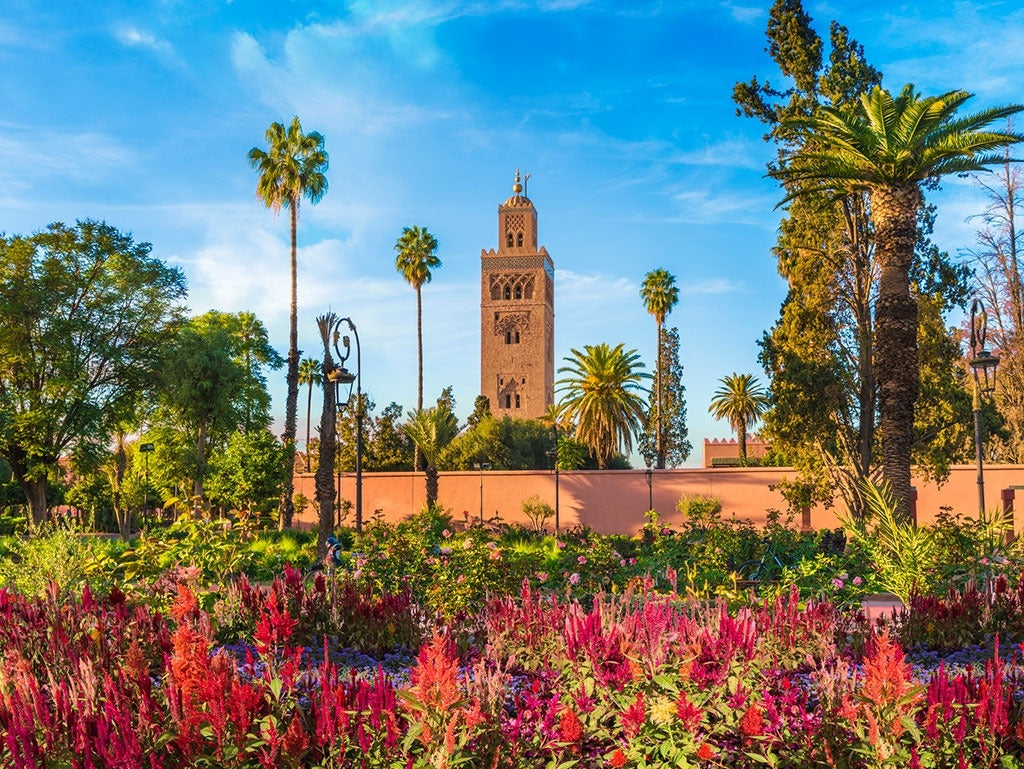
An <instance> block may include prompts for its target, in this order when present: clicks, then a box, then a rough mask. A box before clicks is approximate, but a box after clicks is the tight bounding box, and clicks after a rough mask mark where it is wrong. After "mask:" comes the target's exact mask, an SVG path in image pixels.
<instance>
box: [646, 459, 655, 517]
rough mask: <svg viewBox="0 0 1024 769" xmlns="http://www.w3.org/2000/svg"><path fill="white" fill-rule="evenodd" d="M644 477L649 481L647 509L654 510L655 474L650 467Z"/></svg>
mask: <svg viewBox="0 0 1024 769" xmlns="http://www.w3.org/2000/svg"><path fill="white" fill-rule="evenodd" d="M644 477H645V478H646V479H647V509H648V510H653V509H654V483H653V481H654V472H653V471H652V470H651V468H650V466H648V468H647V469H646V470H644Z"/></svg>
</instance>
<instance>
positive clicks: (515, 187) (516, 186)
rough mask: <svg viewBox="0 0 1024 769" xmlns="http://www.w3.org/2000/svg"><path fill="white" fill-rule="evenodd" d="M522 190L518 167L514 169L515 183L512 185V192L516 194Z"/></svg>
mask: <svg viewBox="0 0 1024 769" xmlns="http://www.w3.org/2000/svg"><path fill="white" fill-rule="evenodd" d="M522 191H523V185H521V184H520V183H519V169H518V168H517V169H516V183H515V184H513V185H512V192H514V193H515V194H516V195H518V194H519V193H520V192H522Z"/></svg>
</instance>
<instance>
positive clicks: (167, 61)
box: [113, 26, 185, 69]
mask: <svg viewBox="0 0 1024 769" xmlns="http://www.w3.org/2000/svg"><path fill="white" fill-rule="evenodd" d="M113 34H114V38H115V39H116V40H117V41H118V42H119V43H121V45H123V46H125V47H127V48H141V49H143V50H146V51H149V52H150V53H152V54H153V55H154V56H156V58H157V60H158V61H160V62H161V63H162V64H164V65H165V66H167V67H172V68H175V69H182V68H184V66H185V60H184V59H183V58H182V57H181V55H180V54H179V53H178V51H177V50H176V49H175V48H174V46H173V45H171V43H169V42H168V41H167V40H162V39H160V38H158V37H156V36H155V35H153V34H152V33H150V32H146V31H145V30H141V29H139V28H138V27H133V26H121V27H118V28H116V29H115V30H114V31H113Z"/></svg>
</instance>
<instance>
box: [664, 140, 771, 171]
mask: <svg viewBox="0 0 1024 769" xmlns="http://www.w3.org/2000/svg"><path fill="white" fill-rule="evenodd" d="M770 155H771V149H770V148H768V147H767V146H766V145H765V143H764V142H760V141H755V140H753V139H727V140H725V141H720V142H714V143H711V144H705V145H704V146H703V147H697V148H695V149H690V150H682V151H680V152H676V153H674V154H673V155H672V156H671V158H670V160H671V162H673V163H679V164H680V165H692V166H715V167H717V168H730V167H731V168H758V169H760V168H764V167H765V160H766V158H767V157H769V156H770Z"/></svg>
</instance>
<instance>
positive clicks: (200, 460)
mask: <svg viewBox="0 0 1024 769" xmlns="http://www.w3.org/2000/svg"><path fill="white" fill-rule="evenodd" d="M196 432H197V434H196V477H195V480H194V481H193V484H192V508H193V510H195V511H196V512H199V511H200V510H201V509H202V507H203V494H204V493H205V492H204V489H203V480H204V478H205V477H206V417H203V418H202V419H200V420H199V429H198V430H197V431H196Z"/></svg>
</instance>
